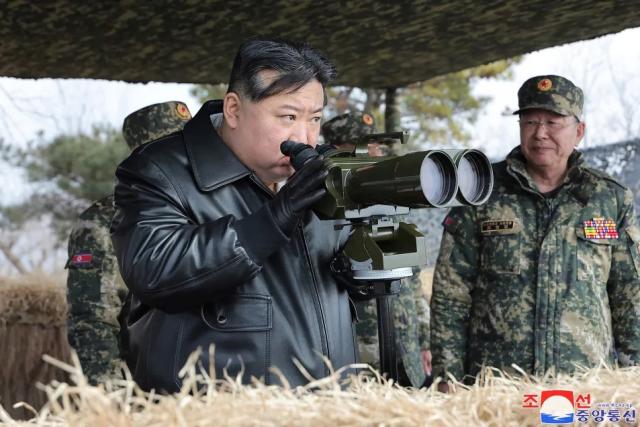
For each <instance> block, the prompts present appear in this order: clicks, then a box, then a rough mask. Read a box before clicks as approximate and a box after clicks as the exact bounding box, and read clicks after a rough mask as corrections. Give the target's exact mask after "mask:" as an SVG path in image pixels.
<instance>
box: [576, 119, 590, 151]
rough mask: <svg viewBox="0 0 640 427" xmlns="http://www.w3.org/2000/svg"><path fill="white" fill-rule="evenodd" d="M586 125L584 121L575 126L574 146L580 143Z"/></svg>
mask: <svg viewBox="0 0 640 427" xmlns="http://www.w3.org/2000/svg"><path fill="white" fill-rule="evenodd" d="M586 128H587V125H586V123H585V122H580V123H578V126H576V147H577V146H578V145H580V141H582V138H584V133H585V131H586Z"/></svg>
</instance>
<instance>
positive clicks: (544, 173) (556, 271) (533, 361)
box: [431, 75, 640, 391]
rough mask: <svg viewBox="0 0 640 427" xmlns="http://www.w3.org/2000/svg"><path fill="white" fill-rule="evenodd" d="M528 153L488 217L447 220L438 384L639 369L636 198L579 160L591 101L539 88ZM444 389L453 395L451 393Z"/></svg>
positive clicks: (487, 208)
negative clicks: (519, 373)
mask: <svg viewBox="0 0 640 427" xmlns="http://www.w3.org/2000/svg"><path fill="white" fill-rule="evenodd" d="M518 101H519V102H518V105H519V110H518V111H516V112H515V113H514V114H519V116H520V146H518V147H516V148H515V149H513V151H511V153H510V154H509V155H508V156H507V158H506V160H505V161H502V162H500V163H497V164H495V165H494V175H495V186H494V190H493V194H492V195H491V198H490V199H489V201H488V202H487V203H486V204H485V205H483V206H480V207H465V208H454V209H452V210H451V212H450V213H449V215H448V216H447V217H446V218H445V220H444V222H443V225H444V229H445V230H444V233H443V239H442V244H441V247H440V254H439V257H438V262H437V265H436V270H435V276H434V284H433V296H432V299H431V309H432V317H431V327H432V330H431V349H432V352H433V361H434V376H442V375H443V374H444V373H445V372H449V373H451V374H452V375H453V376H455V377H456V378H458V379H460V378H463V377H464V376H465V375H469V376H470V377H469V378H468V379H469V380H472V377H473V376H475V375H476V374H477V373H478V371H479V369H480V366H481V365H482V364H485V365H487V366H495V367H498V368H500V369H505V370H510V365H511V364H516V365H518V366H519V367H520V368H522V369H523V370H524V371H525V372H527V373H533V374H536V375H542V374H544V373H547V372H549V373H552V374H553V373H560V372H567V373H570V372H572V371H573V370H575V368H576V364H579V365H582V366H586V367H591V366H595V365H598V364H599V363H600V362H601V361H604V362H606V363H608V364H610V365H613V364H615V363H618V364H619V365H622V366H628V365H635V364H638V363H639V362H640V316H639V315H638V313H640V275H639V271H640V252H639V249H640V248H639V246H638V245H639V244H640V229H639V228H638V226H637V224H636V216H635V214H634V206H633V197H632V194H631V192H630V191H629V190H628V189H627V188H625V187H624V186H623V185H622V184H620V183H619V182H617V181H615V180H614V179H613V178H611V177H609V176H608V175H606V174H604V173H603V172H600V171H597V170H594V169H590V168H587V167H586V166H585V164H584V162H583V160H582V158H581V154H580V153H579V152H578V151H576V150H575V147H576V146H577V145H578V143H579V142H580V140H581V139H582V137H583V135H584V131H585V124H584V123H583V122H582V121H581V116H582V105H583V94H582V90H581V89H580V88H578V87H576V86H574V85H573V83H571V82H570V81H569V80H567V79H565V78H563V77H560V76H553V75H549V76H538V77H533V78H531V79H529V80H527V81H526V82H525V83H524V84H523V85H522V87H521V88H520V90H519V91H518ZM441 385H442V387H440V386H439V388H440V389H441V390H443V391H444V390H446V389H447V388H448V387H447V386H446V384H441Z"/></svg>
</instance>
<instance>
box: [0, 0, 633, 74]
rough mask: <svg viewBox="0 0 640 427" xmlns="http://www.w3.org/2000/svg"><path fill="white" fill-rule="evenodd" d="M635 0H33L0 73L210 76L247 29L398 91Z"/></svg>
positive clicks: (610, 17) (9, 41) (619, 26)
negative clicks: (307, 47) (320, 54)
mask: <svg viewBox="0 0 640 427" xmlns="http://www.w3.org/2000/svg"><path fill="white" fill-rule="evenodd" d="M637 10H638V3H637V1H629V0H620V1H608V2H602V1H598V0H582V1H578V0H566V1H557V2H548V1H543V0H511V1H503V2H498V1H474V0H453V1H444V0H431V1H409V0H398V1H395V2H379V1H377V0H360V1H345V2H337V1H321V0H320V1H318V0H314V1H310V0H300V1H296V2H290V1H285V0H275V1H263V2H247V1H236V0H225V1H221V0H200V1H185V2H167V1H158V2H149V1H143V0H128V1H120V2H101V1H97V2H78V1H75V0H48V1H41V2H34V1H27V0H8V1H6V2H3V6H2V8H0V38H1V40H2V43H0V57H1V58H2V61H0V75H3V76H14V77H25V78H37V77H86V78H102V79H110V80H125V81H132V82H147V81H164V82H193V83H219V82H225V81H226V79H227V78H228V73H229V69H230V66H231V61H232V59H233V55H234V53H235V50H236V48H237V46H238V45H239V43H240V42H241V41H243V40H245V39H246V38H248V37H250V36H254V35H263V36H271V37H281V38H287V39H292V40H306V41H308V42H309V43H310V44H311V45H312V46H314V47H317V48H319V49H321V50H323V51H324V52H325V53H326V54H327V55H328V56H329V57H330V58H331V59H332V60H333V61H334V62H335V64H336V65H337V67H338V70H339V80H338V83H340V84H344V85H349V86H360V87H396V86H403V85H405V84H407V83H411V82H415V81H421V80H425V79H428V78H430V77H434V76H436V75H441V74H445V73H447V72H451V71H456V70H459V69H463V68H467V67H470V66H474V65H479V64H483V63H486V62H490V61H492V60H496V59H500V58H504V57H509V56H515V55H518V54H523V53H526V52H530V51H532V50H537V49H542V48H545V47H549V46H553V45H558V44H562V43H568V42H572V41H576V40H582V39H589V38H593V37H597V36H600V35H603V34H607V33H612V32H617V31H621V30H623V29H625V28H630V27H635V26H640V14H638V13H637Z"/></svg>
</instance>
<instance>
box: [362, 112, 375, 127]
mask: <svg viewBox="0 0 640 427" xmlns="http://www.w3.org/2000/svg"><path fill="white" fill-rule="evenodd" d="M362 122H363V123H364V124H365V125H368V126H371V125H372V124H373V117H371V115H370V114H367V113H365V114H363V115H362Z"/></svg>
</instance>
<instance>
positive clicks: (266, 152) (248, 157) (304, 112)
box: [233, 79, 324, 185]
mask: <svg viewBox="0 0 640 427" xmlns="http://www.w3.org/2000/svg"><path fill="white" fill-rule="evenodd" d="M323 107H324V90H323V88H322V85H321V84H320V82H318V81H317V80H315V79H314V80H312V81H310V82H309V83H307V84H306V85H304V86H302V87H301V88H299V89H298V90H295V91H293V92H286V91H285V92H282V93H280V94H278V95H274V96H271V97H268V98H265V99H263V100H262V101H260V102H251V101H250V100H248V99H241V102H240V107H239V109H238V115H237V117H238V123H237V129H236V132H237V134H236V136H237V138H235V142H234V145H235V148H234V149H233V151H234V152H235V153H236V155H237V156H238V157H239V158H240V160H241V161H242V162H243V163H244V164H245V165H246V166H247V167H249V168H250V169H252V170H253V171H254V172H255V173H256V175H257V176H258V177H259V178H260V179H261V180H262V182H263V183H265V184H267V185H269V184H272V183H274V182H280V181H283V180H285V179H286V178H288V177H289V176H291V175H292V174H293V172H294V170H293V167H292V166H291V163H290V162H289V158H288V157H287V156H285V155H283V154H282V153H281V152H280V144H281V143H282V142H283V141H286V140H292V141H296V142H302V143H304V144H309V145H312V146H315V145H316V144H317V143H318V137H319V135H320V122H321V119H322V109H323Z"/></svg>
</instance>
